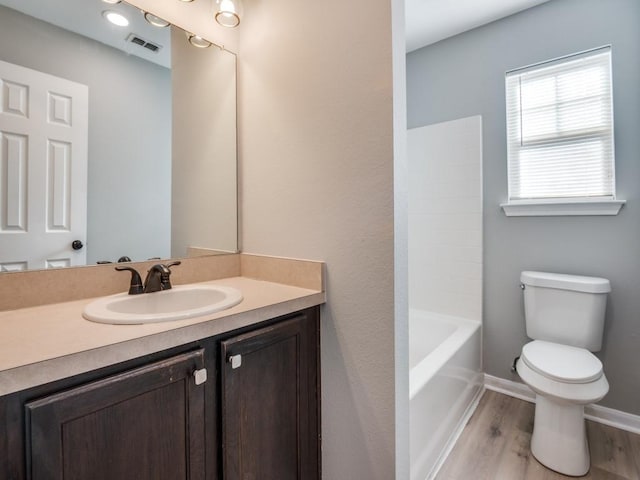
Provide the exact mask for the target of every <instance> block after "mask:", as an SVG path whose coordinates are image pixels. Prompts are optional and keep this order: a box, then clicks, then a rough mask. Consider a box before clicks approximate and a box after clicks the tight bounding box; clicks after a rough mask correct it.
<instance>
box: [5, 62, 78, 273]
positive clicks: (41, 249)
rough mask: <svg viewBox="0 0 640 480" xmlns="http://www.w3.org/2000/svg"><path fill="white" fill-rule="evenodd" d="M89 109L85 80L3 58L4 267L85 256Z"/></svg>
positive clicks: (56, 263) (48, 264)
mask: <svg viewBox="0 0 640 480" xmlns="http://www.w3.org/2000/svg"><path fill="white" fill-rule="evenodd" d="M88 112H89V89H88V87H87V86H85V85H81V84H79V83H75V82H71V81H69V80H65V79H63V78H58V77H55V76H53V75H48V74H45V73H42V72H38V71H36V70H31V69H29V68H24V67H21V66H18V65H13V64H11V63H7V62H3V61H0V271H14V270H24V269H27V268H28V269H34V268H55V267H62V266H71V265H83V264H84V263H85V262H86V248H84V247H83V248H80V249H77V250H75V249H73V248H72V243H73V242H74V241H75V240H78V241H80V242H82V244H84V243H85V241H86V232H87V148H88V147H87V136H88ZM78 246H79V245H78V244H77V243H76V247H78Z"/></svg>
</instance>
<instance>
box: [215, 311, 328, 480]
mask: <svg viewBox="0 0 640 480" xmlns="http://www.w3.org/2000/svg"><path fill="white" fill-rule="evenodd" d="M312 330H313V324H312V323H310V322H309V321H308V319H307V318H306V317H305V316H302V315H301V316H297V317H294V318H292V319H290V320H286V321H284V322H281V323H277V324H275V325H271V326H268V327H265V328H261V329H259V330H256V331H253V332H248V333H246V334H244V335H239V336H237V337H233V338H230V339H228V340H225V341H223V342H222V345H221V350H220V354H221V360H222V362H223V363H224V367H223V368H222V369H221V376H222V382H221V406H222V449H223V462H222V463H223V468H224V475H223V478H224V480H254V479H255V480H266V479H274V480H275V479H277V480H296V479H300V480H315V479H317V478H319V477H318V471H319V463H318V462H319V452H318V445H319V442H318V415H317V412H318V403H317V401H318V398H317V382H318V377H317V367H316V366H317V358H316V356H317V349H316V348H315V345H316V343H317V340H316V338H317V336H316V334H315V332H313V331H312Z"/></svg>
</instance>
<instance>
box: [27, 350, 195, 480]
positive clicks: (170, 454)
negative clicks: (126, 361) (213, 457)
mask: <svg viewBox="0 0 640 480" xmlns="http://www.w3.org/2000/svg"><path fill="white" fill-rule="evenodd" d="M203 368H204V351H203V350H202V349H199V350H196V351H194V352H190V353H185V354H182V355H177V356H175V357H171V358H169V359H167V360H163V361H160V362H155V363H152V364H151V365H147V366H144V367H140V368H137V369H134V370H131V371H128V372H125V373H122V374H119V375H115V376H113V377H109V378H106V379H104V380H98V381H95V382H91V383H88V384H86V385H83V386H80V387H77V388H73V389H70V390H67V391H63V392H60V393H57V394H53V395H50V396H47V397H44V398H41V399H39V400H35V401H33V402H29V403H27V404H26V405H25V413H26V427H27V438H28V440H29V444H28V447H29V448H28V450H27V455H28V457H27V464H28V465H30V467H31V468H30V473H31V475H30V478H31V479H32V480H88V479H91V480H114V479H127V478H130V479H132V480H133V479H136V480H157V479H159V478H162V479H167V480H187V479H188V480H204V479H205V478H206V477H205V461H204V451H205V428H204V419H205V408H204V407H205V402H204V398H205V395H204V382H202V379H203V378H204V376H203V372H204V370H203Z"/></svg>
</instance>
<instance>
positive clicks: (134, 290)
mask: <svg viewBox="0 0 640 480" xmlns="http://www.w3.org/2000/svg"><path fill="white" fill-rule="evenodd" d="M115 269H116V270H118V271H119V272H122V271H125V270H126V271H128V272H131V284H130V285H129V295H138V294H139V293H144V287H143V286H142V278H140V274H139V273H138V271H137V270H136V269H135V268H133V267H115Z"/></svg>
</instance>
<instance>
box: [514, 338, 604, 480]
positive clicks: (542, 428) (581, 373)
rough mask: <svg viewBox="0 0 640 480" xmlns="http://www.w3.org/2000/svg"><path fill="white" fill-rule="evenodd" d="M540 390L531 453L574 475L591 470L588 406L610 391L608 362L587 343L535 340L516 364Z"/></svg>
mask: <svg viewBox="0 0 640 480" xmlns="http://www.w3.org/2000/svg"><path fill="white" fill-rule="evenodd" d="M516 369H517V371H518V374H519V375H520V378H522V380H523V381H524V382H525V383H526V384H527V385H529V386H530V387H531V389H532V390H533V391H534V392H535V393H536V411H535V417H534V428H533V435H532V437H531V453H532V454H533V456H534V457H535V458H536V459H537V460H538V461H539V462H540V463H542V464H543V465H545V466H546V467H548V468H550V469H551V470H555V471H556V472H559V473H562V474H564V475H570V476H582V475H585V474H586V473H587V472H588V471H589V465H590V458H589V447H588V445H587V435H586V429H585V421H584V406H585V405H587V404H589V403H594V402H597V401H599V400H601V399H602V398H603V397H604V396H605V395H606V394H607V392H608V391H609V383H608V382H607V379H606V377H605V375H604V373H603V371H602V363H601V362H600V360H598V358H596V357H595V355H593V354H592V353H591V352H589V351H588V350H586V349H583V348H577V347H572V346H568V345H561V344H557V343H552V342H545V341H541V340H534V341H533V342H530V343H527V344H526V345H525V346H524V347H523V349H522V354H521V356H520V359H519V360H518V362H517V364H516Z"/></svg>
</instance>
